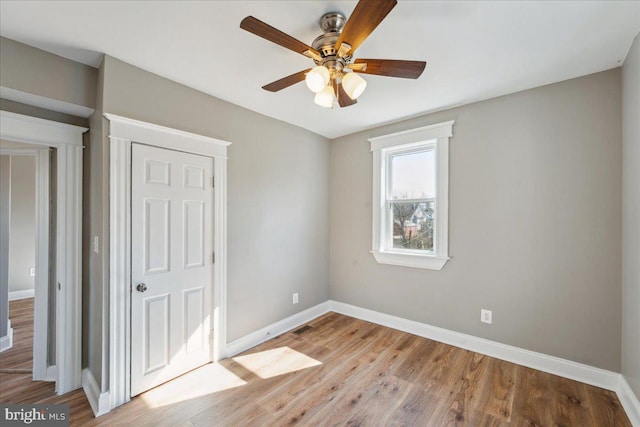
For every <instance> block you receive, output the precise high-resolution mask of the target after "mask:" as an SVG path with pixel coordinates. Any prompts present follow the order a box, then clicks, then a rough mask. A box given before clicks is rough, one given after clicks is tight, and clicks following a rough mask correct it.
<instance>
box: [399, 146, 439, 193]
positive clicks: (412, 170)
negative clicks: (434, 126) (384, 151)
mask: <svg viewBox="0 0 640 427" xmlns="http://www.w3.org/2000/svg"><path fill="white" fill-rule="evenodd" d="M435 184H436V162H435V150H429V151H420V152H416V153H407V154H398V155H395V156H392V157H391V185H390V186H389V189H390V190H391V194H389V198H390V199H393V200H402V199H432V198H435V196H436V190H435V188H436V185H435Z"/></svg>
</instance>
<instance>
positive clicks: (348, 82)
mask: <svg viewBox="0 0 640 427" xmlns="http://www.w3.org/2000/svg"><path fill="white" fill-rule="evenodd" d="M342 87H343V88H344V91H345V92H347V95H349V98H351V99H357V98H358V97H359V96H360V95H362V92H364V89H365V88H366V87H367V82H366V80H365V79H363V78H362V77H360V76H359V75H357V74H356V73H354V72H351V73H346V74H345V75H344V77H343V78H342Z"/></svg>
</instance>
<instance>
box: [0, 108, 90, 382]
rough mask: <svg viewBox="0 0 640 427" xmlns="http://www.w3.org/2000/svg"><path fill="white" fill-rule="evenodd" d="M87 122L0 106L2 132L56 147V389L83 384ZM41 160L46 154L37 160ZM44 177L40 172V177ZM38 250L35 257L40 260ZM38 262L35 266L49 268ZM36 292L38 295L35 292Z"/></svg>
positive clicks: (12, 138) (4, 136) (8, 136)
mask: <svg viewBox="0 0 640 427" xmlns="http://www.w3.org/2000/svg"><path fill="white" fill-rule="evenodd" d="M87 130H88V129H87V128H84V127H80V126H73V125H68V124H64V123H59V122H54V121H51V120H44V119H39V118H35V117H31V116H25V115H22V114H16V113H11V112H8V111H0V138H1V139H3V140H7V141H14V142H23V143H28V144H35V145H40V146H45V147H55V148H56V150H57V158H56V160H57V161H56V164H57V176H56V180H57V184H56V188H57V194H56V200H57V211H56V218H57V224H56V228H57V230H56V236H57V241H56V260H57V263H56V278H55V279H56V280H55V282H56V283H57V285H58V292H57V295H56V297H55V298H56V366H57V371H56V392H57V393H58V394H64V393H67V392H69V391H72V390H75V389H77V388H79V387H81V385H82V378H81V351H82V333H81V331H82V305H81V304H82V282H81V280H82V252H81V251H82V148H83V147H82V137H83V134H84V133H85V132H86V131H87ZM38 161H39V162H43V161H44V157H42V158H40V159H39V160H38ZM42 178H43V179H44V177H42ZM42 256H43V252H42V251H39V252H38V254H37V259H39V260H41V259H42ZM43 268H44V267H40V266H38V265H36V273H37V272H38V271H48V268H44V270H43ZM37 298H39V297H37Z"/></svg>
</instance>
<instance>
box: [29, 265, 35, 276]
mask: <svg viewBox="0 0 640 427" xmlns="http://www.w3.org/2000/svg"><path fill="white" fill-rule="evenodd" d="M29 276H31V277H36V268H35V267H31V268H30V269H29Z"/></svg>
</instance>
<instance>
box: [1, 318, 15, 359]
mask: <svg viewBox="0 0 640 427" xmlns="http://www.w3.org/2000/svg"><path fill="white" fill-rule="evenodd" d="M11 347H13V328H12V327H11V319H8V320H7V335H5V336H4V337H0V353H2V352H3V351H5V350H9V349H10V348H11Z"/></svg>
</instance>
